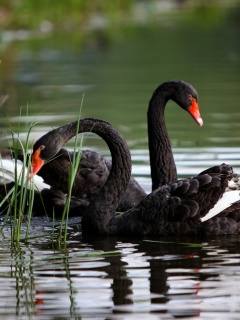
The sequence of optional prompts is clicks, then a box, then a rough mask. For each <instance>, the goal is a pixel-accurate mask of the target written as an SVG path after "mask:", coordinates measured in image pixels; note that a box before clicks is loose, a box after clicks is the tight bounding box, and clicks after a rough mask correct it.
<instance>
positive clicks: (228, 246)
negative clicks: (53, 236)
mask: <svg viewBox="0 0 240 320" xmlns="http://www.w3.org/2000/svg"><path fill="white" fill-rule="evenodd" d="M77 239H78V240H79V238H77ZM75 240H76V239H74V238H72V242H71V241H69V243H68V248H67V249H62V250H59V249H54V250H50V249H49V248H48V249H47V248H45V249H44V246H37V245H36V244H35V245H34V244H33V245H26V246H24V245H23V244H22V245H20V246H18V247H14V246H12V247H11V248H9V244H8V243H7V242H6V241H4V240H3V241H2V245H1V251H0V274H1V278H2V279H1V288H2V290H1V295H0V315H1V319H8V318H11V317H12V318H11V319H14V316H15V315H17V316H18V317H16V319H20V317H22V319H30V318H31V316H33V318H32V319H45V318H44V316H46V319H50V318H48V317H50V316H52V317H63V318H64V317H66V318H68V319H69V317H72V318H73V319H75V317H82V319H85V318H90V319H92V318H94V317H97V319H106V318H107V319H137V318H144V317H145V318H147V319H159V316H161V318H162V319H174V318H175V317H179V316H181V317H183V318H184V319H185V317H189V316H190V317H191V318H193V319H212V318H214V317H213V314H214V315H215V317H216V314H217V315H218V316H219V319H238V317H239V316H240V308H239V305H240V295H239V290H238V289H239V288H238V287H239V286H238V283H239V275H240V266H239V260H240V254H239V253H238V252H236V251H235V250H234V249H233V248H234V245H236V243H237V242H238V241H239V237H228V239H219V238H216V239H211V240H210V239H204V240H206V241H207V240H209V242H205V241H204V242H201V241H196V239H195V240H194V239H188V238H184V239H174V238H161V239H159V240H160V241H158V239H154V241H152V242H151V241H150V242H149V241H144V240H138V239H134V240H132V242H126V241H125V240H121V239H117V240H115V239H114V238H109V239H100V240H99V239H97V240H94V239H93V240H90V241H89V243H88V244H87V243H85V244H84V245H83V243H82V244H81V243H79V241H77V242H76V241H75ZM81 240H83V241H84V239H81ZM190 241H191V242H190ZM110 251H111V253H109V254H107V252H110ZM224 317H225V318H224ZM72 318H71V319H72ZM215 319H216V318H215Z"/></svg>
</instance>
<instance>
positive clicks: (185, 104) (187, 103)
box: [152, 80, 203, 126]
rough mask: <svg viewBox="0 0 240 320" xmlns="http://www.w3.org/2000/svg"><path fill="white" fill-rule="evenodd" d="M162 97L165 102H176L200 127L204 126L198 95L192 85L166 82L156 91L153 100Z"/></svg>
mask: <svg viewBox="0 0 240 320" xmlns="http://www.w3.org/2000/svg"><path fill="white" fill-rule="evenodd" d="M160 96H161V97H164V99H165V102H167V101H168V100H169V99H171V100H173V101H174V102H176V103H177V104H178V105H179V106H180V107H181V108H183V109H184V110H186V111H187V112H188V113H189V114H190V115H191V116H192V117H193V119H194V120H195V121H196V122H197V123H198V124H199V125H200V126H202V125H203V120H202V118H201V115H200V111H199V106H198V93H197V91H196V89H194V87H193V86H192V85H191V84H189V83H187V82H185V81H182V80H172V81H168V82H164V83H162V84H161V85H160V86H159V87H158V88H157V89H156V90H155V91H154V93H153V96H152V100H154V99H157V98H158V97H160Z"/></svg>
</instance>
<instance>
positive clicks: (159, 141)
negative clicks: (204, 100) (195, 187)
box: [147, 80, 203, 190]
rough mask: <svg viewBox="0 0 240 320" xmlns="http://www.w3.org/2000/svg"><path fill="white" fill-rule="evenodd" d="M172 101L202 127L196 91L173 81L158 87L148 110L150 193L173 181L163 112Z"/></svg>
mask: <svg viewBox="0 0 240 320" xmlns="http://www.w3.org/2000/svg"><path fill="white" fill-rule="evenodd" d="M170 99H171V100H173V101H174V102H176V103H177V104H178V105H179V106H180V107H181V108H182V109H184V110H186V111H187V112H188V113H189V114H190V115H191V116H192V117H193V119H194V120H195V121H196V122H197V123H198V124H199V125H200V126H202V124H203V120H202V118H201V116H200V112H199V107H198V94H197V91H196V90H195V89H194V88H193V86H191V85H190V84H189V83H187V82H184V81H181V80H173V81H168V82H164V83H162V84H161V85H160V86H159V87H158V88H157V89H156V90H155V91H154V92H153V95H152V98H151V100H150V101H149V107H148V113H147V118H148V140H149V142H148V143H149V154H150V165H151V177H152V190H155V189H157V188H158V187H160V186H162V185H164V184H166V183H172V182H175V181H176V180H177V170H176V166H175V162H174V158H173V153H172V148H171V143H170V140H169V137H168V132H167V128H166V123H165V118H164V110H165V106H166V104H167V102H168V100H170Z"/></svg>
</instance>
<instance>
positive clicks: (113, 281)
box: [0, 8, 240, 320]
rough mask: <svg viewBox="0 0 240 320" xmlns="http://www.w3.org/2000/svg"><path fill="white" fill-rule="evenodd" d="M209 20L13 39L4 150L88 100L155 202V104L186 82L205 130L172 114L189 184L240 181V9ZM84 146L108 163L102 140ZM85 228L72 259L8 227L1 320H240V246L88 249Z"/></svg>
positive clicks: (6, 67) (74, 228)
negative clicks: (173, 82)
mask: <svg viewBox="0 0 240 320" xmlns="http://www.w3.org/2000/svg"><path fill="white" fill-rule="evenodd" d="M200 18H201V19H200ZM205 18H206V17H204V16H202V17H201V16H200V17H199V16H189V17H188V18H187V19H185V18H184V15H179V17H178V19H162V20H161V22H160V23H157V24H152V23H149V24H141V25H134V26H133V25H132V26H125V27H123V28H121V29H118V30H113V31H112V32H111V30H102V31H101V32H89V33H87V34H85V35H84V36H83V37H80V36H79V35H78V32H77V31H76V33H71V34H69V33H68V34H64V33H63V34H61V35H58V34H57V35H54V37H52V36H49V37H44V38H42V37H33V38H32V37H30V38H29V39H28V40H24V41H19V40H18V41H14V42H7V40H6V39H8V38H6V34H5V41H3V40H2V42H1V43H0V53H1V61H2V62H1V65H0V71H1V72H0V90H1V91H0V96H1V100H0V101H1V108H0V114H1V118H0V124H1V135H2V138H3V140H2V142H1V144H2V145H7V144H8V140H7V139H6V137H9V136H10V129H13V130H14V131H16V132H20V134H19V135H20V137H21V139H23V140H24V137H25V136H26V132H27V130H28V127H29V125H30V123H31V122H35V121H36V122H38V123H37V124H36V126H34V128H33V130H32V133H31V139H32V141H33V140H34V139H37V138H38V137H40V136H41V134H42V133H45V132H46V131H48V130H50V129H51V128H52V127H53V126H58V125H62V124H65V123H66V122H69V121H73V120H75V119H76V118H77V114H78V112H79V109H80V106H81V101H82V98H83V93H85V95H84V101H83V107H82V111H81V112H82V117H96V118H101V119H104V120H106V121H109V122H110V123H112V124H113V125H115V126H116V127H117V128H118V129H119V130H120V131H121V133H122V134H123V135H124V136H125V138H126V139H127V141H128V143H129V146H130V149H131V153H132V159H133V174H134V176H135V177H136V178H137V179H138V181H139V182H140V184H141V185H143V186H144V188H145V189H146V190H147V191H150V189H151V184H150V179H149V173H150V169H149V157H148V149H147V148H148V146H147V125H146V112H147V105H148V101H149V99H150V97H151V94H152V92H153V91H154V89H155V88H156V87H157V86H158V85H159V84H160V83H162V82H164V81H167V80H170V79H182V80H185V81H188V82H190V83H191V84H192V85H194V86H195V87H196V89H197V90H198V93H199V101H200V108H201V114H202V118H203V120H204V126H203V127H202V128H200V127H198V126H197V125H196V123H194V122H193V121H192V119H191V118H190V117H189V115H188V114H187V113H185V112H183V111H182V110H180V108H178V107H177V106H176V105H175V104H174V103H169V105H168V106H167V108H166V121H167V127H168V131H169V134H170V138H171V141H172V145H173V150H174V155H175V159H176V163H177V168H178V173H179V176H180V177H181V176H192V175H194V174H197V173H199V172H200V171H201V170H203V169H205V168H207V167H209V166H212V165H215V164H219V163H222V162H226V163H228V164H231V165H232V166H234V167H235V168H236V171H237V172H239V171H240V137H239V132H240V124H239V123H240V112H239V107H240V74H239V66H240V54H239V52H240V50H239V49H240V37H239V27H240V24H239V21H240V20H239V8H234V9H231V10H227V13H226V12H224V14H223V13H221V12H220V13H219V16H216V18H215V19H213V20H207V19H205ZM203 21H204V23H203ZM2 39H4V37H2ZM20 114H21V117H19V115H20ZM84 146H86V147H91V148H94V149H95V150H98V151H99V152H101V153H102V154H104V155H106V156H107V157H110V156H109V152H108V150H107V148H106V146H105V145H104V143H103V142H102V141H101V140H100V139H97V138H96V137H93V136H92V135H90V136H88V137H87V138H86V139H85V141H84ZM69 147H71V143H70V144H69ZM78 222H79V221H78V219H76V220H72V221H70V226H69V230H68V241H67V244H66V247H63V248H61V247H60V248H59V247H58V246H57V244H56V239H52V238H51V237H45V238H38V239H32V240H30V241H29V242H28V243H20V244H19V245H14V244H12V243H11V241H10V227H9V228H6V229H4V231H3V233H2V234H1V244H0V283H1V290H0V291H1V294H0V316H1V319H118V320H120V319H121V320H123V319H124V320H125V319H141V318H144V319H175V318H176V317H181V318H182V319H185V318H189V317H190V318H191V319H239V317H240V307H239V306H240V296H239V285H240V251H239V243H240V239H239V236H226V237H207V238H202V239H199V238H175V237H170V238H169V237H168V238H166V237H161V238H158V239H149V238H148V239H139V238H121V237H117V238H115V237H98V238H95V239H92V238H91V239H89V238H87V239H86V238H83V237H82V234H81V229H80V228H79V227H78ZM43 226H44V227H43ZM31 228H32V229H31V235H35V234H42V233H44V234H45V233H48V232H49V233H50V232H51V230H52V223H51V221H50V222H48V221H46V220H44V221H41V220H38V219H37V220H34V221H33V223H32V227H31ZM58 228H59V226H58V225H56V226H55V229H56V230H58ZM23 229H24V226H23ZM23 233H24V230H23Z"/></svg>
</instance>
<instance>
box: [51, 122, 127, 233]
mask: <svg viewBox="0 0 240 320" xmlns="http://www.w3.org/2000/svg"><path fill="white" fill-rule="evenodd" d="M77 125H78V123H77V121H76V122H73V123H70V124H68V125H66V126H63V127H61V128H58V129H56V130H57V135H60V136H61V138H62V141H63V143H65V142H67V141H68V140H69V139H71V138H72V137H73V136H75V135H76V134H77V133H83V132H93V133H95V134H97V135H99V136H100V137H101V138H103V139H104V140H105V142H106V143H107V145H108V147H109V149H110V152H111V156H112V168H111V171H110V174H109V176H108V179H107V181H106V183H105V184H104V186H103V187H102V189H101V190H100V192H99V194H98V196H96V197H95V198H94V199H93V201H92V202H91V203H90V205H89V206H88V208H87V212H86V214H85V215H84V217H83V220H82V223H83V224H85V227H86V228H87V226H86V224H89V225H90V226H91V228H93V226H94V225H95V226H96V228H97V230H102V231H104V229H105V226H106V225H107V224H108V223H109V221H110V220H111V218H112V217H113V215H114V214H115V210H116V208H117V206H118V203H119V201H120V200H121V197H122V195H123V193H124V191H125V190H126V188H127V185H128V182H129V179H130V176H131V155H130V151H129V149H128V146H127V143H126V141H125V140H124V139H123V138H122V136H121V135H120V134H119V132H118V131H117V130H116V129H115V128H113V127H112V126H111V125H109V124H108V123H107V122H105V121H101V120H94V119H83V120H81V121H80V125H79V130H78V132H77ZM100 232H101V231H100Z"/></svg>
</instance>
